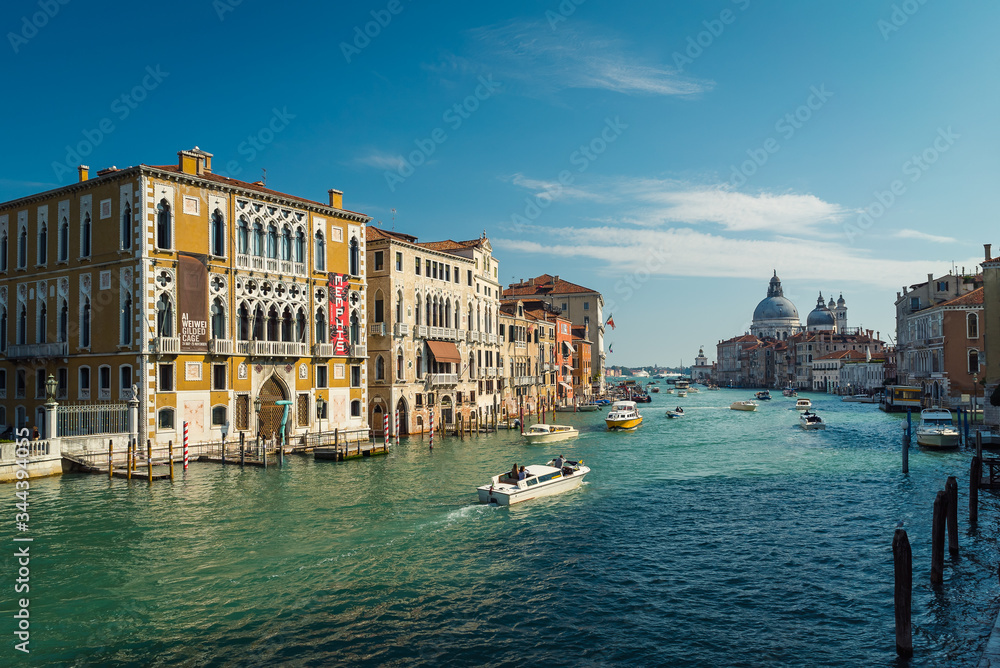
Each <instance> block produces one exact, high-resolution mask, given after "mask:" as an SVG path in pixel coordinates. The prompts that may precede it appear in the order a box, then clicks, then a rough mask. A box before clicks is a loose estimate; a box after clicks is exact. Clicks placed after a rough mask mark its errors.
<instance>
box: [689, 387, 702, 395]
mask: <svg viewBox="0 0 1000 668" xmlns="http://www.w3.org/2000/svg"><path fill="white" fill-rule="evenodd" d="M699 392H701V390H699V389H698V388H697V387H689V388H688V389H687V393H688V394H698V393H699Z"/></svg>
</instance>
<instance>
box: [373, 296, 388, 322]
mask: <svg viewBox="0 0 1000 668" xmlns="http://www.w3.org/2000/svg"><path fill="white" fill-rule="evenodd" d="M373 315H374V318H375V320H374V322H385V299H384V298H383V297H382V291H381V290H376V291H375V309H374V314H373Z"/></svg>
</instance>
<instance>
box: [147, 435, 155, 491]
mask: <svg viewBox="0 0 1000 668" xmlns="http://www.w3.org/2000/svg"><path fill="white" fill-rule="evenodd" d="M146 479H147V480H148V481H149V484H150V485H152V484H153V442H152V441H151V440H150V439H148V438H147V439H146Z"/></svg>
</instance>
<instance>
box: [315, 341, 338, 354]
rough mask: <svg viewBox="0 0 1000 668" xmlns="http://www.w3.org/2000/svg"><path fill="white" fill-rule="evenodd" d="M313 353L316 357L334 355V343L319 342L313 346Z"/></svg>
mask: <svg viewBox="0 0 1000 668" xmlns="http://www.w3.org/2000/svg"><path fill="white" fill-rule="evenodd" d="M313 355H314V356H315V357H333V344H332V343H317V344H316V345H314V346H313Z"/></svg>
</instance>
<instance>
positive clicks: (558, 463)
mask: <svg viewBox="0 0 1000 668" xmlns="http://www.w3.org/2000/svg"><path fill="white" fill-rule="evenodd" d="M565 463H566V459H565V458H564V457H563V456H562V455H559V456H558V457H556V458H555V459H553V460H552V466H554V467H556V468H557V469H561V468H562V467H563V464H565Z"/></svg>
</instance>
